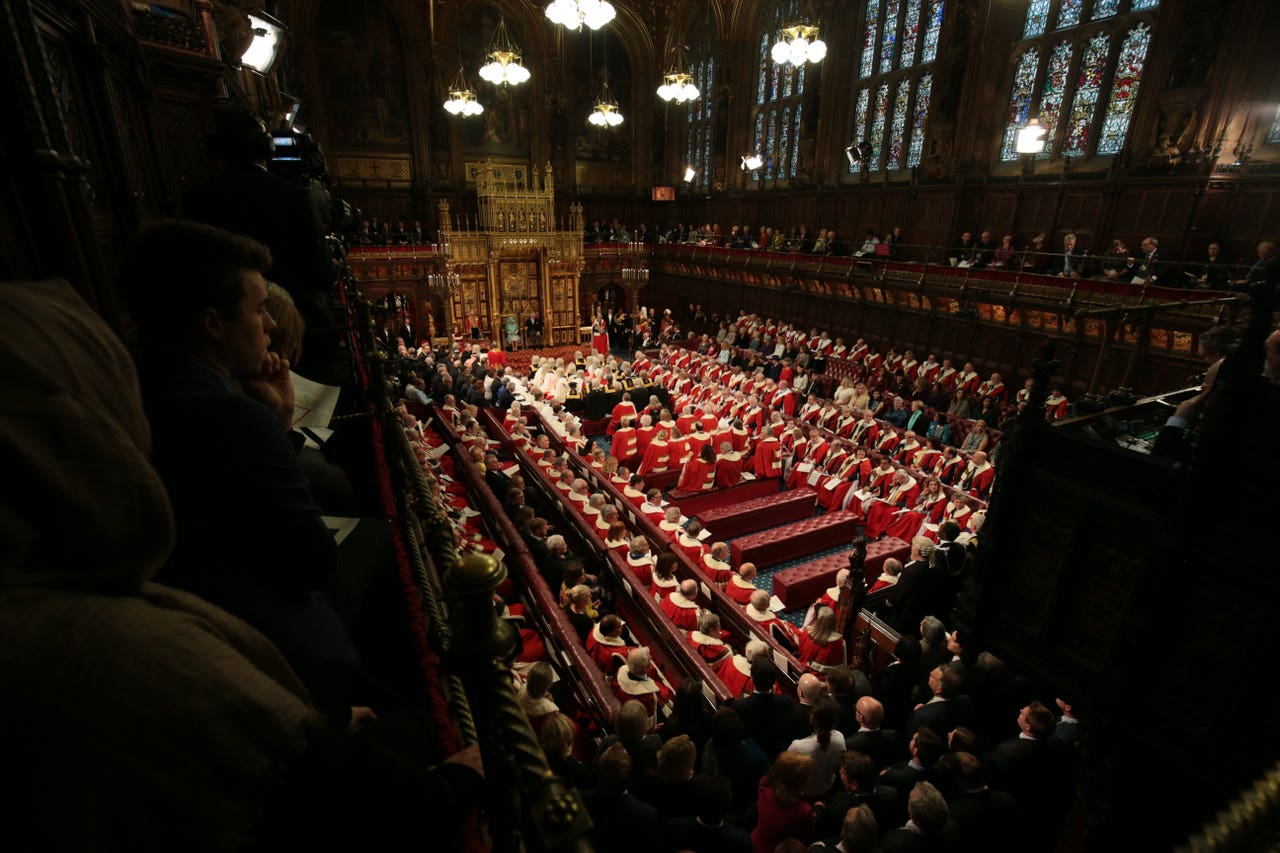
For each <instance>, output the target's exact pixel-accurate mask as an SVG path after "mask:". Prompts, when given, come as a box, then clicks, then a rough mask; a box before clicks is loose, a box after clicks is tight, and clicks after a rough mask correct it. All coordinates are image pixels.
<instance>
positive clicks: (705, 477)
mask: <svg viewBox="0 0 1280 853" xmlns="http://www.w3.org/2000/svg"><path fill="white" fill-rule="evenodd" d="M715 485H716V457H715V454H714V453H712V452H711V448H710V447H709V446H706V445H704V446H703V448H702V452H701V453H699V454H698V455H697V456H695V457H693V458H692V459H690V460H689V461H688V462H686V463H685V464H684V469H683V470H682V471H681V472H680V480H679V482H678V483H676V488H677V489H679V490H680V491H682V492H707V491H710V490H711V489H714V488H715Z"/></svg>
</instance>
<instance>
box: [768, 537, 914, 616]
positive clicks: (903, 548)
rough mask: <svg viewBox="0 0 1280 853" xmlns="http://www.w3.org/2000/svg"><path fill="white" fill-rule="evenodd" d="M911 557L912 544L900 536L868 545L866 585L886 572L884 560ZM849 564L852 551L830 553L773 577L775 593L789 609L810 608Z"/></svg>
mask: <svg viewBox="0 0 1280 853" xmlns="http://www.w3.org/2000/svg"><path fill="white" fill-rule="evenodd" d="M909 556H911V546H910V545H909V544H908V543H906V542H903V541H902V540H901V539H895V538H893V537H889V538H888V539H881V540H880V541H878V542H870V543H868V544H867V562H866V566H867V586H868V587H870V586H871V584H872V583H874V582H875V579H876V578H878V577H879V576H880V573H881V572H882V571H884V561H885V560H887V559H889V558H890V557H896V558H897V559H899V560H901V561H902V562H903V563H905V562H906V561H907V558H908V557H909ZM848 566H849V552H848V551H845V552H842V553H839V554H831V555H830V556H827V557H822V558H820V559H817V560H813V561H811V562H808V563H804V564H803V565H799V566H795V567H794V568H790V569H784V570H783V571H781V572H778V573H777V574H775V575H774V576H773V594H774V595H776V596H778V600H779V601H781V602H782V603H783V605H784V606H785V607H786V609H787V610H797V609H799V608H802V607H808V606H809V605H810V604H813V602H815V601H817V600H818V597H819V596H821V595H822V593H824V592H825V591H827V590H828V589H830V588H831V587H833V586H835V584H836V573H837V572H839V571H840V570H841V569H844V568H847V567H848Z"/></svg>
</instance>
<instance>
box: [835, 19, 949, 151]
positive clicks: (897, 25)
mask: <svg viewBox="0 0 1280 853" xmlns="http://www.w3.org/2000/svg"><path fill="white" fill-rule="evenodd" d="M943 2H944V0H867V5H866V11H865V16H864V19H863V28H862V30H861V32H862V53H861V61H860V63H859V65H858V77H859V78H861V79H860V82H859V87H858V88H857V89H856V90H855V92H854V96H853V105H854V109H853V134H852V135H853V141H854V142H855V143H862V144H863V145H864V147H865V153H864V157H865V162H862V161H855V162H853V163H851V164H850V166H849V171H850V172H857V171H860V170H861V169H862V168H864V167H865V168H866V169H867V170H868V171H872V172H875V171H879V170H881V169H884V170H886V171H895V170H898V169H904V168H910V167H912V166H918V165H920V158H921V156H922V155H923V154H924V137H925V122H926V121H927V119H928V116H929V98H930V96H931V95H932V93H933V62H934V60H935V59H937V57H938V37H939V36H940V35H941V33H942V13H943V11H944V5H943Z"/></svg>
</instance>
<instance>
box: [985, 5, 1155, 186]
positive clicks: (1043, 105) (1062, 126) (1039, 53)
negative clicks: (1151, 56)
mask: <svg viewBox="0 0 1280 853" xmlns="http://www.w3.org/2000/svg"><path fill="white" fill-rule="evenodd" d="M1158 7H1159V0H1130V3H1129V4H1127V8H1126V11H1125V12H1124V13H1121V3H1120V0H1093V2H1092V3H1091V4H1090V5H1089V7H1088V9H1089V12H1090V18H1091V20H1095V21H1096V20H1105V19H1108V18H1116V19H1118V20H1117V21H1116V23H1115V24H1113V25H1104V26H1108V27H1109V28H1108V29H1098V28H1097V27H1093V28H1090V29H1089V30H1087V31H1085V32H1079V30H1081V29H1084V27H1082V26H1081V24H1082V22H1083V21H1084V13H1085V10H1086V4H1085V0H1057V2H1050V0H1043V2H1042V0H1031V2H1030V3H1029V4H1028V6H1027V17H1026V21H1025V23H1024V25H1023V37H1024V38H1034V37H1036V36H1042V35H1044V32H1045V27H1046V26H1047V23H1048V17H1049V13H1050V12H1051V11H1055V10H1056V13H1057V16H1056V18H1055V19H1054V30H1055V32H1060V31H1062V30H1070V29H1073V28H1076V30H1077V33H1078V34H1077V35H1068V36H1062V35H1058V36H1056V38H1059V39H1062V40H1061V41H1060V42H1059V43H1058V45H1057V46H1055V47H1054V48H1053V50H1052V51H1048V52H1046V51H1047V49H1048V46H1047V45H1045V44H1043V41H1041V40H1037V41H1036V42H1033V43H1032V44H1030V45H1022V46H1021V47H1020V50H1021V51H1023V52H1022V53H1021V55H1020V56H1019V59H1018V62H1017V65H1016V68H1015V70H1014V81H1013V93H1012V95H1011V97H1010V106H1009V122H1008V124H1007V125H1006V127H1005V134H1004V139H1003V140H1002V143H1001V146H1000V159H1001V160H1005V161H1008V160H1016V159H1017V153H1016V151H1015V150H1014V143H1015V140H1016V131H1017V127H1018V126H1020V125H1021V124H1022V122H1023V121H1025V119H1026V116H1027V115H1035V116H1036V117H1037V118H1038V119H1039V120H1040V123H1041V124H1042V125H1043V126H1044V127H1045V130H1046V136H1045V150H1044V153H1043V154H1041V155H1039V156H1040V157H1053V156H1060V157H1087V156H1089V155H1090V154H1094V153H1096V154H1098V155H1104V156H1105V155H1109V154H1115V153H1117V152H1118V151H1120V150H1121V149H1122V148H1124V144H1125V139H1126V137H1127V136H1128V133H1129V122H1130V119H1131V118H1132V116H1133V110H1134V107H1135V104H1136V99H1137V95H1138V84H1139V82H1140V81H1141V78H1142V67H1143V64H1144V62H1145V61H1146V57H1147V46H1148V44H1149V43H1150V41H1151V30H1152V25H1151V24H1150V23H1149V22H1148V21H1147V20H1143V18H1146V17H1147V16H1145V15H1144V16H1143V17H1142V18H1138V16H1137V15H1135V14H1134V13H1135V12H1138V11H1139V10H1147V9H1156V8H1158ZM1122 33H1123V34H1124V37H1123V38H1121V34H1122ZM1033 53H1034V54H1035V56H1036V58H1035V59H1031V58H1029V57H1030V56H1031V55H1032V54H1033ZM1077 55H1078V58H1077ZM1041 57H1043V59H1042V58H1041ZM1073 62H1075V63H1078V65H1077V66H1076V70H1075V71H1074V72H1072V70H1071V69H1072V67H1073ZM1113 66H1114V68H1113ZM1040 74H1043V75H1044V77H1043V82H1042V83H1041V84H1040V86H1039V91H1038V92H1036V93H1033V92H1032V90H1031V89H1030V88H1029V87H1028V84H1029V83H1033V82H1034V81H1035V80H1036V79H1038V77H1039V75H1040ZM1024 99H1027V101H1026V109H1023V108H1022V105H1023V103H1024Z"/></svg>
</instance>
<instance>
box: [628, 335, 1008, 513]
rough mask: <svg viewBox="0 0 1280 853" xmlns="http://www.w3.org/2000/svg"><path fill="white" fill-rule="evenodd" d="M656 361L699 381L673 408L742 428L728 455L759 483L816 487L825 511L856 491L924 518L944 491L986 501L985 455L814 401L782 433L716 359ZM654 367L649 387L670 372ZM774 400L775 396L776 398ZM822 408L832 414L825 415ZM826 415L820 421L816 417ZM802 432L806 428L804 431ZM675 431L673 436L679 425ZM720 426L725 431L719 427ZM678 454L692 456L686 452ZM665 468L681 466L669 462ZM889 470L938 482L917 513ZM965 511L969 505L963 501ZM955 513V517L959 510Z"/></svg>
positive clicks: (989, 478) (684, 354)
mask: <svg viewBox="0 0 1280 853" xmlns="http://www.w3.org/2000/svg"><path fill="white" fill-rule="evenodd" d="M662 358H666V359H669V360H670V361H671V363H672V364H674V363H676V362H678V363H679V364H681V365H682V367H680V368H678V371H679V372H680V374H683V378H685V379H688V378H696V380H697V382H698V384H697V385H696V386H689V385H685V384H683V383H682V382H681V380H680V379H679V378H678V379H677V380H676V381H675V382H674V383H673V384H674V385H675V386H676V387H688V388H691V391H690V393H689V394H688V395H687V396H682V397H677V398H675V399H676V403H677V404H680V403H684V405H685V406H686V407H687V408H688V410H689V412H688V414H689V415H690V416H694V414H693V413H694V412H695V411H698V412H699V413H700V414H698V415H696V417H697V418H698V419H699V421H701V420H702V419H706V420H710V421H712V422H717V423H718V418H717V415H719V413H721V412H725V417H734V421H733V422H731V423H733V424H741V427H737V426H733V427H732V428H731V429H730V430H729V435H730V437H732V436H733V435H734V434H735V433H736V432H738V431H741V432H743V438H742V440H741V444H740V446H741V448H742V449H741V450H738V449H737V445H733V444H732V442H730V445H731V447H733V448H734V449H733V450H732V451H731V452H733V453H745V454H746V455H748V456H749V457H750V458H751V460H752V466H753V469H754V471H755V473H756V475H757V476H780V475H782V474H783V473H787V474H788V475H789V476H788V480H789V482H790V485H792V486H795V485H799V484H800V483H801V482H808V483H809V484H811V485H815V486H818V487H819V501H820V502H821V503H822V504H823V506H824V507H825V508H827V509H840V508H850V503H851V500H852V498H851V495H853V494H855V492H854V491H853V487H854V486H855V484H856V485H857V486H858V489H857V492H860V493H862V501H863V502H864V503H866V502H867V501H868V499H869V498H870V497H872V496H873V494H874V496H875V497H879V498H881V499H886V498H889V497H890V496H892V501H890V503H892V504H894V505H895V509H896V508H906V509H910V510H916V509H923V510H925V511H927V512H928V513H933V512H934V511H935V510H936V511H937V514H938V515H939V516H941V515H942V514H943V513H944V512H946V509H945V504H943V505H942V506H939V504H941V503H942V501H943V498H944V496H945V491H944V490H943V487H948V488H951V487H954V488H956V489H958V490H960V491H963V492H968V493H969V494H970V495H971V496H972V497H973V498H975V499H985V497H986V496H987V495H988V494H989V493H990V489H991V485H992V482H993V481H994V475H995V472H994V468H993V466H992V465H991V463H990V461H989V460H988V455H987V454H986V452H985V451H975V452H973V453H972V454H971V455H969V457H968V459H967V460H966V458H965V454H962V453H961V452H959V451H957V450H956V449H955V448H954V447H941V446H940V443H939V442H938V441H937V440H936V439H931V440H929V441H928V442H921V441H920V440H919V438H918V436H917V435H916V433H915V432H914V431H913V430H911V429H899V428H897V427H895V426H894V425H893V424H892V423H891V422H888V421H885V422H881V421H877V420H876V419H875V417H874V415H873V414H872V413H871V412H870V410H866V411H863V412H862V413H861V415H860V416H859V415H856V413H855V411H854V410H853V408H852V406H848V407H844V408H837V407H835V406H832V405H828V406H826V407H821V406H820V405H819V404H818V403H817V401H814V402H811V403H807V404H806V406H805V408H804V409H802V410H801V414H800V416H799V417H798V418H793V419H791V422H792V424H793V425H792V426H791V427H790V428H788V427H787V417H786V415H785V414H784V412H785V409H784V410H783V411H774V412H772V413H770V414H769V416H768V418H769V420H768V422H767V424H766V422H765V420H764V418H765V410H764V407H762V406H761V405H760V400H759V398H757V397H756V396H755V395H754V394H744V393H743V392H742V391H735V390H733V389H732V387H731V386H729V385H722V384H721V378H722V376H723V371H722V370H721V369H720V365H719V364H718V363H717V362H715V361H714V360H712V359H708V358H706V357H704V356H698V355H696V354H693V353H690V352H689V351H687V350H674V349H667V350H664V351H663V352H662V353H661V354H660V356H659V359H662ZM657 364H660V362H655V363H654V364H646V365H644V366H642V368H641V369H647V370H655V369H656V370H657V373H656V375H655V382H658V383H661V382H663V381H664V380H667V379H668V378H669V376H668V374H669V371H668V370H666V369H663V368H660V367H659V368H655V366H654V365H657ZM751 390H754V389H751ZM784 391H785V389H784ZM776 395H777V392H775V399H776ZM686 400H687V401H688V402H685V401H686ZM694 407H697V408H696V409H695V408H694ZM824 409H825V410H829V412H830V414H825V412H824ZM824 414H825V417H820V416H822V415H824ZM815 424H821V426H818V425H815ZM828 424H829V425H830V426H827V425H828ZM748 425H750V426H748ZM805 425H810V426H808V429H807V432H806V430H805ZM673 426H674V428H675V429H678V425H673ZM718 426H720V428H722V429H723V424H719V423H718ZM701 428H702V429H705V427H701ZM658 434H659V435H661V432H659V433H658ZM722 443H723V442H722ZM668 444H669V443H668ZM651 446H652V445H651ZM684 453H685V454H687V456H691V452H690V451H689V450H688V448H687V447H686V448H684ZM646 454H647V455H648V451H647V450H646ZM873 456H878V457H881V458H880V464H879V465H877V466H875V467H873V465H872V457H873ZM686 458H687V457H686ZM885 460H888V464H886V462H885ZM669 461H673V462H675V463H676V464H679V460H677V459H675V458H674V456H673V458H672V459H671V460H669ZM895 463H896V465H897V466H901V467H903V468H909V469H911V471H912V472H914V474H915V475H919V476H921V477H922V478H925V477H934V478H936V479H937V481H938V482H937V485H926V487H925V489H924V494H925V496H924V498H923V505H922V506H919V507H918V506H917V504H919V503H921V499H920V498H919V494H920V485H919V484H918V482H917V481H916V479H915V476H912V477H910V478H909V479H910V482H908V481H907V479H905V478H901V477H895V478H893V479H886V477H887V476H888V475H889V474H890V473H891V471H892V470H893V469H894V467H895ZM642 473H643V469H642ZM873 488H874V489H876V490H878V494H875V493H873V492H872V491H871V489H873ZM964 506H968V503H967V502H964ZM955 511H957V512H958V511H960V506H959V505H957V507H956V510H955ZM937 520H938V519H933V518H931V519H929V521H930V522H931V523H937ZM879 532H882V531H877V533H879ZM911 532H912V533H914V532H915V531H911ZM904 538H907V537H904Z"/></svg>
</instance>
